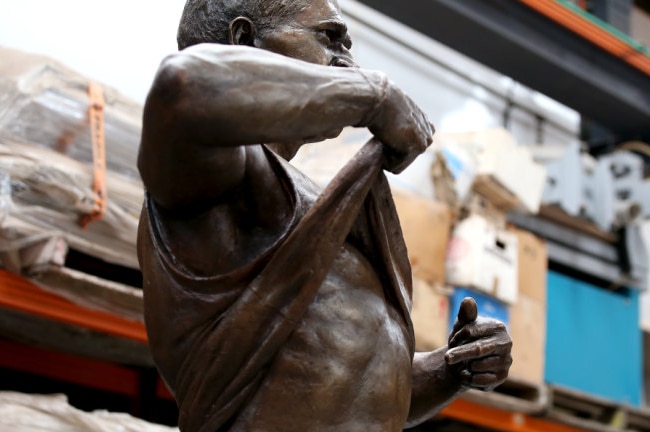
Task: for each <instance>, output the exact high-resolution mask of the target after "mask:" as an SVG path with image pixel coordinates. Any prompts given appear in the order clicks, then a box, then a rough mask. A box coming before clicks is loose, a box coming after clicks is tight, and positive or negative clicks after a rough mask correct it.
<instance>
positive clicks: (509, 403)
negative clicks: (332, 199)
mask: <svg viewBox="0 0 650 432" xmlns="http://www.w3.org/2000/svg"><path fill="white" fill-rule="evenodd" d="M30 1H32V2H33V4H31V6H30V4H29V3H30V2H25V5H23V8H24V9H22V10H21V9H20V8H18V7H17V6H11V5H0V263H1V268H0V413H2V415H0V426H1V427H0V429H2V430H7V431H13V430H15V431H17V432H32V431H37V430H38V431H41V430H48V431H52V432H54V431H68V430H75V431H77V430H78V431H86V430H88V431H91V430H102V431H103V430H116V429H110V428H111V427H117V426H116V425H118V424H119V425H120V427H122V428H123V429H120V430H127V431H134V432H135V431H141V430H142V431H144V430H151V431H160V432H164V431H173V430H177V429H176V425H177V415H178V412H177V409H176V405H175V402H174V400H173V397H172V396H171V394H170V393H169V391H168V390H167V388H166V387H165V384H164V383H163V381H162V380H161V379H160V377H159V376H158V373H157V372H156V369H155V366H154V363H153V360H152V358H151V355H150V353H149V350H148V347H147V335H146V331H145V327H144V323H143V317H142V307H143V306H142V291H141V286H142V276H141V274H140V272H139V270H138V264H137V257H136V252H135V240H136V231H137V224H138V218H139V213H140V207H141V204H142V199H143V190H142V184H141V181H140V179H139V174H138V172H137V169H136V166H135V160H136V157H137V151H138V144H139V134H140V128H141V116H142V104H143V100H144V96H145V95H146V92H147V89H148V85H149V83H150V82H151V79H152V76H153V73H154V72H155V70H156V67H157V64H158V62H159V60H160V59H161V58H162V57H163V56H164V53H165V52H171V51H172V50H173V49H174V36H175V25H176V21H175V20H177V19H178V17H179V16H180V11H181V10H182V6H183V3H184V1H183V0H175V1H174V2H169V4H168V5H166V6H160V8H161V17H163V18H161V21H164V25H161V28H160V29H158V28H156V29H154V28H153V27H152V31H151V32H150V34H148V35H147V36H143V37H146V38H147V39H146V40H147V43H151V45H152V47H151V49H150V50H149V51H150V52H149V53H147V54H144V53H143V55H142V56H141V58H139V59H138V58H137V57H138V55H137V48H138V45H139V44H138V43H135V44H132V43H127V42H124V43H118V40H121V39H119V37H120V36H121V35H118V34H117V33H119V32H116V34H114V35H110V36H109V37H107V38H105V39H107V42H104V43H107V44H113V45H119V46H120V50H121V51H124V52H125V58H128V59H130V60H129V62H130V63H123V62H121V61H120V60H119V57H111V56H106V57H108V58H107V59H102V60H105V61H110V62H112V63H115V69H120V70H121V72H124V70H132V71H133V73H130V74H129V75H133V76H132V77H131V76H130V77H129V81H130V82H129V83H128V85H127V83H126V79H125V78H124V75H120V74H119V73H118V72H115V73H114V74H113V75H111V74H109V73H108V71H107V70H106V67H105V66H101V68H103V69H104V71H98V70H93V68H92V67H93V63H100V62H99V60H96V61H93V56H96V55H97V53H96V52H95V51H92V50H89V51H85V52H84V53H83V55H80V58H81V60H79V61H78V60H77V59H76V58H75V57H74V56H73V55H70V54H68V53H65V52H64V51H57V50H56V49H55V48H53V44H52V43H50V44H48V43H47V41H45V39H46V38H47V37H46V36H43V35H42V33H46V32H47V29H45V30H43V29H42V28H41V29H40V32H41V36H40V39H41V40H38V39H39V38H37V39H36V40H35V41H33V42H29V41H28V40H27V38H25V37H24V36H23V34H22V33H21V34H20V35H18V33H20V31H19V30H17V29H18V27H25V30H24V31H25V32H29V31H30V30H29V24H28V20H26V19H25V17H27V16H28V11H27V9H28V8H30V7H31V8H34V7H43V8H54V9H56V6H53V3H58V2H45V3H49V6H46V5H45V3H43V2H41V3H39V2H38V1H36V0H30ZM83 3H84V5H85V6H84V9H83V10H82V12H83V13H93V14H95V15H97V14H101V13H102V9H101V8H100V6H99V5H98V3H97V2H95V1H86V2H83ZM115 3H116V4H115V6H114V7H115V8H116V9H119V8H124V10H125V8H127V7H128V6H127V3H126V2H124V3H122V2H115ZM150 3H156V2H153V1H152V2H150ZM339 4H340V6H341V9H342V12H343V14H344V16H345V18H346V20H347V21H348V25H349V29H350V34H351V36H352V38H353V40H354V47H353V53H354V55H355V57H356V59H357V61H358V63H359V64H361V65H362V67H367V68H369V69H378V70H382V71H384V72H385V73H386V74H387V75H388V76H389V77H390V78H391V79H392V80H394V81H395V82H396V83H397V84H398V85H399V86H400V87H401V88H403V89H404V90H405V91H406V93H407V94H409V95H412V97H413V99H414V101H415V102H416V103H417V104H418V105H419V106H421V107H422V108H423V109H424V110H425V111H426V113H427V115H428V116H429V118H430V119H431V121H432V122H433V124H434V125H436V129H437V132H436V136H435V139H434V144H433V145H432V146H431V148H430V149H429V150H427V152H425V153H424V154H423V155H422V156H420V157H419V158H418V160H417V161H416V162H415V163H414V164H413V165H412V166H411V167H409V168H408V169H407V170H406V171H405V172H404V173H403V174H401V175H399V176H392V175H391V176H389V181H390V183H391V187H392V190H393V198H394V200H395V203H396V207H397V210H398V213H399V216H400V221H401V225H402V231H403V233H404V238H405V240H406V244H407V247H408V251H409V258H410V261H411V265H412V268H413V277H414V287H413V310H412V317H413V321H414V325H415V335H416V344H417V345H416V348H417V350H421V351H427V350H432V349H436V348H439V347H441V346H444V345H446V343H447V337H448V333H449V329H450V327H451V326H452V325H453V319H454V318H455V313H456V312H455V311H457V310H458V305H459V303H460V301H461V299H462V298H463V297H465V296H472V297H474V298H475V299H476V300H477V303H478V306H479V313H480V314H484V315H486V316H490V317H493V318H497V319H499V320H502V321H503V322H505V323H506V324H507V326H508V329H509V331H510V333H511V336H512V338H513V342H514V347H513V357H514V363H513V366H512V368H511V372H510V377H509V378H508V380H507V381H506V382H505V383H504V384H503V385H502V386H500V387H498V388H497V389H495V390H494V391H493V392H490V393H484V392H479V391H475V390H471V391H468V392H466V393H465V394H464V395H463V396H462V397H461V398H459V399H458V400H456V401H455V402H453V403H452V404H451V405H449V406H448V407H447V408H445V409H444V410H443V411H442V412H441V413H440V414H439V415H438V416H436V417H435V418H433V419H431V420H430V421H429V422H426V423H425V424H423V425H420V426H418V427H416V428H415V429H412V430H415V431H422V432H427V431H459V432H463V431H531V432H532V431H558V432H563V431H566V432H571V431H650V354H649V353H650V297H649V296H648V293H647V291H648V289H649V288H650V1H648V0H486V1H457V0H426V1H424V0H423V1H412V2H395V1H390V0H339ZM93 5H95V6H93ZM66 7H68V8H69V7H70V6H69V5H67V6H66V4H65V2H61V6H60V12H61V14H62V17H61V22H70V26H71V27H74V26H75V25H77V26H79V28H80V29H81V28H83V26H86V25H87V23H88V22H91V23H93V20H90V19H85V18H84V19H82V18H79V17H78V16H75V17H74V19H70V16H72V15H73V14H72V13H70V11H69V10H68V9H66ZM93 7H95V8H96V9H93ZM101 7H103V8H105V7H106V6H101ZM12 8H13V9H12ZM54 9H53V13H54ZM163 9H164V11H163ZM104 12H105V13H106V14H107V16H108V11H104ZM137 12H138V13H140V14H141V15H137V16H136V15H135V14H131V15H134V16H132V17H129V19H127V20H125V24H124V29H123V31H122V33H124V35H122V36H124V37H125V38H129V40H130V42H132V39H133V37H137V34H139V33H137V32H138V31H139V30H138V29H137V27H136V26H135V25H134V29H135V30H133V31H134V32H135V33H133V34H129V31H130V30H129V25H130V24H129V23H131V22H132V21H133V22H137V21H139V20H141V19H144V17H143V16H142V15H145V13H146V6H143V7H142V9H137ZM117 13H118V14H119V10H118V12H117ZM122 13H124V12H122ZM14 15H15V17H16V18H15V19H14V18H12V17H13V16H14ZM64 15H65V17H66V18H64V17H63V16H64ZM2 17H4V18H2ZM138 17H139V18H138ZM136 18H138V19H136ZM95 19H96V17H95ZM147 19H151V17H149V18H147ZM20 20H24V22H23V23H21V24H20V25H16V27H15V28H14V29H13V30H5V31H3V30H1V29H2V28H3V27H4V28H5V29H12V26H11V25H10V21H17V22H20ZM55 21H56V20H55ZM107 21H109V20H107ZM168 21H169V23H168ZM32 24H33V23H32ZM94 25H95V26H97V29H98V30H97V33H101V31H102V28H103V27H102V26H103V25H108V23H102V22H101V20H99V21H96V22H95V23H94ZM57 26H59V27H60V24H57V25H56V26H55V28H56V27H57ZM111 26H113V27H114V23H113V24H111ZM21 31H22V30H21ZM53 31H54V32H55V31H56V30H53ZM12 32H13V33H12ZM80 34H82V36H79V35H80ZM162 34H164V35H165V36H164V40H162V36H161V40H159V41H156V42H151V41H150V39H151V38H154V37H157V36H159V35H162ZM76 37H77V38H78V39H80V41H79V43H80V44H81V43H82V42H83V41H81V40H82V39H88V41H86V42H89V43H91V44H92V43H97V44H99V45H98V46H101V43H102V42H101V41H97V42H94V41H93V38H94V37H96V36H94V35H92V32H89V34H88V35H86V34H84V33H83V32H77V34H76ZM51 38H52V39H53V40H56V34H52V36H51ZM133 45H135V46H133ZM41 46H42V47H43V48H40V47H41ZM80 46H81V45H80ZM129 49H132V51H130V53H127V52H128V50H129ZM71 51H84V49H81V48H79V49H73V50H71ZM134 52H135V54H133V53H134ZM160 53H162V54H160ZM114 56H119V53H117V54H114ZM148 56H150V57H153V58H154V59H157V60H154V61H150V60H149V57H148ZM99 57H102V56H98V58H99ZM145 59H146V61H147V62H148V63H147V64H144V61H145ZM139 61H140V63H139ZM84 62H85V63H84ZM103 72H107V74H105V75H102V73H103ZM368 138H369V132H368V131H367V130H365V129H346V130H345V131H344V132H343V133H342V134H341V136H339V137H337V138H335V139H332V140H328V141H327V142H326V143H322V144H312V145H309V146H306V147H304V148H303V149H302V150H301V152H300V153H299V154H298V156H297V157H296V158H295V160H293V161H292V163H293V164H294V165H296V166H297V167H298V168H299V169H301V170H302V171H303V172H305V173H307V174H308V175H309V176H310V177H311V178H313V179H314V180H315V181H316V182H317V183H319V184H322V185H326V184H327V183H328V181H329V180H330V179H331V178H332V177H333V176H334V175H335V174H336V172H338V170H339V169H340V167H341V166H342V164H343V163H344V162H345V161H347V160H348V159H349V158H350V156H351V155H353V154H354V152H355V151H356V150H357V149H358V148H359V147H360V146H361V145H362V144H363V143H364V142H365V141H366V140H367V139H368ZM102 151H103V152H105V153H104V154H103V155H102V156H98V154H101V152H102ZM102 159H103V160H104V163H105V165H104V168H103V169H99V170H98V169H96V168H94V167H95V166H96V165H97V163H98V160H102ZM102 188H103V189H102ZM102 197H104V199H102ZM17 419H22V420H21V421H24V424H19V423H18V421H19V420H17ZM19 427H20V428H19ZM39 427H42V428H43V429H38V428H39ZM12 428H13V429H12ZM48 428H49V429H48Z"/></svg>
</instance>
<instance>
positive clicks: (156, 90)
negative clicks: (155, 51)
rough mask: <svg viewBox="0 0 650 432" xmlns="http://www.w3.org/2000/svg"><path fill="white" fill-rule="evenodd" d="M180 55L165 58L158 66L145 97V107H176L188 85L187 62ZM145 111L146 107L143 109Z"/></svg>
mask: <svg viewBox="0 0 650 432" xmlns="http://www.w3.org/2000/svg"><path fill="white" fill-rule="evenodd" d="M184 57H185V56H183V55H182V54H178V53H176V54H172V55H169V56H167V57H166V58H165V59H164V60H163V61H162V62H161V64H160V67H159V68H158V71H157V72H156V76H155V78H154V81H153V84H152V86H151V89H150V90H149V94H148V96H147V103H146V105H152V104H155V105H158V104H164V105H167V106H170V105H176V104H177V102H178V101H179V100H180V99H182V98H183V94H184V93H185V91H186V89H187V84H188V74H189V71H188V65H187V62H188V60H187V59H186V58H184ZM145 109H146V107H145Z"/></svg>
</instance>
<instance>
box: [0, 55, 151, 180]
mask: <svg viewBox="0 0 650 432" xmlns="http://www.w3.org/2000/svg"><path fill="white" fill-rule="evenodd" d="M0 58H1V59H2V61H1V62H0V140H1V139H3V138H4V139H6V140H10V141H17V142H22V143H27V144H35V145H39V146H42V147H48V148H50V149H54V150H56V151H59V152H61V153H64V154H66V155H68V156H70V157H72V158H74V159H76V160H78V161H81V162H91V161H92V146H91V143H90V132H89V127H88V119H87V112H88V105H89V98H88V94H87V88H88V83H89V79H88V78H87V77H84V76H82V75H80V74H78V73H76V72H75V71H73V70H71V69H68V68H67V67H65V66H63V65H61V64H60V63H58V62H56V61H54V60H52V59H50V58H47V57H44V56H38V55H32V54H26V53H24V52H21V51H16V50H12V49H8V48H3V47H0ZM103 90H104V97H105V100H106V105H105V108H104V122H105V131H106V156H107V160H106V166H107V169H108V170H109V171H114V172H117V173H120V174H123V175H126V176H128V177H131V178H139V175H138V171H137V168H136V156H137V151H138V145H139V141H140V131H141V128H142V107H141V106H140V105H139V104H137V103H135V102H133V101H132V100H130V99H128V98H126V97H124V96H123V95H121V94H120V93H119V92H117V91H116V90H114V89H112V88H110V87H106V86H103Z"/></svg>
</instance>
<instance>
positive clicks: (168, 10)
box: [0, 0, 185, 102]
mask: <svg viewBox="0 0 650 432" xmlns="http://www.w3.org/2000/svg"><path fill="white" fill-rule="evenodd" d="M184 3H185V0H0V45H4V46H7V47H10V48H17V49H22V50H25V51H28V52H34V53H38V54H45V55H48V56H50V57H53V58H56V59H57V60H59V61H61V62H63V63H65V64H66V65H68V66H70V67H71V68H73V69H76V70H77V71H79V72H81V73H82V74H84V75H87V76H88V77H90V78H92V79H95V80H98V81H101V82H104V83H106V84H108V85H110V86H113V87H115V88H117V89H118V90H120V91H121V92H122V93H124V94H126V95H127V96H130V97H132V98H133V99H135V100H136V101H138V102H142V101H144V97H145V96H146V93H147V90H148V88H149V85H150V82H151V80H152V78H153V74H154V73H155V71H156V69H157V67H158V64H159V63H160V60H162V58H163V57H164V56H165V55H166V54H167V53H170V52H173V51H175V50H176V27H177V25H178V20H179V18H180V15H181V12H182V10H183V5H184ZM0 61H2V59H0Z"/></svg>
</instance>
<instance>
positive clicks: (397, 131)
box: [368, 81, 435, 174]
mask: <svg viewBox="0 0 650 432" xmlns="http://www.w3.org/2000/svg"><path fill="white" fill-rule="evenodd" d="M368 129H369V130H370V132H372V133H373V134H374V135H375V136H376V137H377V138H378V139H379V140H380V141H381V142H382V143H383V144H384V146H385V150H384V155H385V161H384V169H387V170H389V171H391V172H393V173H395V174H397V173H400V172H402V171H403V170H404V169H405V168H406V167H407V166H409V165H410V164H411V162H413V160H414V159H415V158H416V157H417V156H418V155H419V154H421V153H422V152H423V151H424V150H426V149H427V147H428V146H429V145H431V143H432V142H433V134H434V133H435V128H434V127H433V125H432V124H431V123H430V122H429V119H428V118H427V116H426V114H425V113H424V112H422V110H421V109H420V108H419V107H418V106H417V105H416V104H415V102H413V101H412V100H411V99H410V98H409V97H408V96H406V94H405V93H404V92H403V91H402V90H400V89H399V88H398V87H397V86H396V85H395V84H393V83H392V82H390V81H389V82H388V84H387V86H386V97H385V99H384V102H383V103H382V105H381V106H380V107H379V111H378V112H377V114H376V115H375V116H374V117H373V119H372V120H371V122H370V124H369V125H368Z"/></svg>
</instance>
